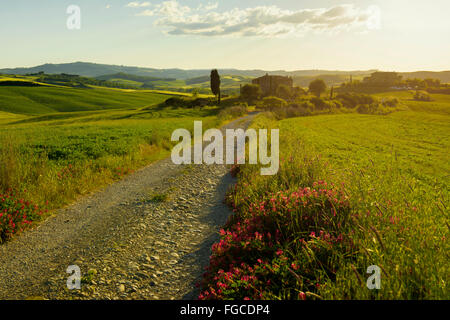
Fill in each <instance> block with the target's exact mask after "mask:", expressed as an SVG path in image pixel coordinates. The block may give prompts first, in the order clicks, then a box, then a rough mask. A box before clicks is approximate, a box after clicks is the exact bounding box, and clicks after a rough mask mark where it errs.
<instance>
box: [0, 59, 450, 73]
mask: <svg viewBox="0 0 450 320" xmlns="http://www.w3.org/2000/svg"><path fill="white" fill-rule="evenodd" d="M73 63H95V64H104V65H115V66H125V67H135V68H149V69H179V70H211V69H219V70H227V69H236V70H242V71H247V70H248V71H251V70H261V71H268V72H276V71H285V72H295V71H327V72H332V71H336V72H358V71H361V72H362V71H372V70H377V71H383V72H399V73H409V72H427V71H430V72H446V71H450V67H449V68H448V69H442V70H430V69H423V68H422V69H421V68H417V69H411V70H382V69H377V68H367V69H348V70H344V69H325V68H314V69H304V68H296V69H265V68H236V67H221V66H212V67H205V68H195V67H194V68H182V67H176V66H175V67H169V68H158V67H154V66H140V65H133V64H126V63H120V64H109V63H103V62H94V61H71V62H61V63H53V62H44V63H40V64H37V65H28V66H22V65H20V66H5V67H3V66H0V69H18V68H33V67H37V66H41V65H46V64H50V65H51V64H53V65H59V64H73Z"/></svg>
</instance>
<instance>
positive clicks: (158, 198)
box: [149, 193, 169, 203]
mask: <svg viewBox="0 0 450 320" xmlns="http://www.w3.org/2000/svg"><path fill="white" fill-rule="evenodd" d="M168 200H169V195H168V194H167V193H154V194H151V195H150V200H149V201H150V202H153V203H161V202H166V201H168Z"/></svg>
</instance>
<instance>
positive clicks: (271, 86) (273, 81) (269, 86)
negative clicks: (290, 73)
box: [252, 74, 294, 96]
mask: <svg viewBox="0 0 450 320" xmlns="http://www.w3.org/2000/svg"><path fill="white" fill-rule="evenodd" d="M252 83H253V84H257V85H259V86H260V87H261V91H262V93H263V95H264V96H271V95H275V93H276V91H277V88H278V86H280V85H286V86H288V87H290V88H292V87H293V86H294V80H292V78H291V77H283V76H269V74H266V75H265V76H262V77H260V78H256V79H253V80H252Z"/></svg>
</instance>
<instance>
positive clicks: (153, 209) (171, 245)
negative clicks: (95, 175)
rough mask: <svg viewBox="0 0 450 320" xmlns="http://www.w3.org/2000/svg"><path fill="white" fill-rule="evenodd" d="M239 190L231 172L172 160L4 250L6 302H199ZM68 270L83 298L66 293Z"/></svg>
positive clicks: (1, 281)
mask: <svg viewBox="0 0 450 320" xmlns="http://www.w3.org/2000/svg"><path fill="white" fill-rule="evenodd" d="M251 119H252V115H250V116H247V117H244V118H241V119H239V120H236V121H233V122H231V123H229V124H228V125H227V126H225V127H224V129H225V128H237V127H243V128H245V127H246V126H247V125H248V123H249V122H250V121H251ZM232 183H233V178H232V177H231V176H230V174H229V168H227V166H225V165H211V166H208V165H183V166H178V165H174V164H173V163H172V161H171V160H170V158H169V159H165V160H162V161H159V162H156V163H154V164H152V165H150V166H148V167H146V168H144V169H141V170H139V171H137V172H136V173H134V174H132V175H130V176H128V177H126V178H125V179H123V180H121V181H119V182H117V183H115V184H113V185H111V186H109V187H107V188H105V189H104V190H102V191H100V192H98V193H95V194H93V195H91V196H88V197H85V198H83V199H82V200H81V201H79V202H77V203H75V204H73V205H71V206H69V207H68V208H66V209H62V210H60V211H59V212H58V213H57V214H55V215H54V216H53V217H51V218H49V219H48V220H46V221H45V222H43V223H41V224H40V225H39V226H38V227H36V228H34V229H33V230H30V231H28V232H25V233H24V234H22V235H20V236H19V237H17V238H16V239H15V240H13V241H11V242H9V243H7V244H5V245H3V246H0V299H25V298H45V299H164V300H169V299H195V298H196V297H197V295H198V292H197V289H196V287H195V283H197V282H198V281H199V280H200V279H201V275H202V273H203V270H204V267H205V266H206V265H207V264H208V259H209V255H210V253H211V251H210V250H211V246H212V244H213V243H214V242H216V241H217V240H218V231H219V229H220V227H221V226H222V225H223V224H224V223H225V222H226V220H227V218H228V216H229V214H230V213H231V212H230V210H229V209H228V208H227V207H226V205H225V204H224V203H223V199H224V196H225V193H226V191H227V189H228V187H229V186H230V185H231V184H232ZM152 194H167V195H168V196H169V199H168V200H167V201H164V202H160V203H155V202H152V201H151V200H150V199H151V195H152ZM69 265H78V266H79V267H80V269H81V273H82V276H83V282H82V287H81V290H68V289H67V286H66V281H67V278H68V277H69V274H67V273H66V269H67V267H68V266H69Z"/></svg>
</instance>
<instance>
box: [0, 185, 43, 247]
mask: <svg viewBox="0 0 450 320" xmlns="http://www.w3.org/2000/svg"><path fill="white" fill-rule="evenodd" d="M42 213H43V211H41V210H40V209H39V208H38V206H37V205H34V204H33V203H32V202H30V201H25V200H24V199H17V197H16V195H15V193H14V192H12V191H8V192H6V193H3V194H1V193H0V243H3V242H5V241H6V240H8V239H10V238H11V237H12V236H13V235H14V234H16V233H17V232H19V231H23V230H24V229H25V228H27V227H28V226H30V225H31V224H32V222H33V221H37V220H39V219H40V218H41V215H42Z"/></svg>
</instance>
